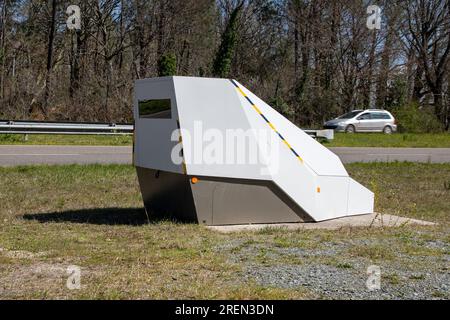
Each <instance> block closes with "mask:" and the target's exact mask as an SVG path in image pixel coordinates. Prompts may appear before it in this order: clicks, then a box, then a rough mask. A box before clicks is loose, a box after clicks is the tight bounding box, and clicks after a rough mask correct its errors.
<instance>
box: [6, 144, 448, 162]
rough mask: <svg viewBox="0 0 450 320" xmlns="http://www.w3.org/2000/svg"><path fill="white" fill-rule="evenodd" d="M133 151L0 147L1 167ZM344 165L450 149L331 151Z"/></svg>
mask: <svg viewBox="0 0 450 320" xmlns="http://www.w3.org/2000/svg"><path fill="white" fill-rule="evenodd" d="M131 150H132V148H131V147H110V146H108V147H106V146H105V147H103V146H20V145H16V146H9V145H4V146H0V166H15V165H30V164H72V163H77V164H88V163H124V164H127V163H131V159H132V157H131ZM331 151H333V152H334V153H336V154H337V155H338V156H339V157H340V158H341V160H342V161H343V162H344V163H351V162H373V161H378V162H391V161H411V162H430V163H450V148H331Z"/></svg>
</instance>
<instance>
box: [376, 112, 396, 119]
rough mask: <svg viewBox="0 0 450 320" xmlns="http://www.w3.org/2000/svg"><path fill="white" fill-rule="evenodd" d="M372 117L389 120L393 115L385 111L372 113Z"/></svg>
mask: <svg viewBox="0 0 450 320" xmlns="http://www.w3.org/2000/svg"><path fill="white" fill-rule="evenodd" d="M372 119H383V120H389V119H391V117H390V116H389V115H388V114H387V113H384V112H375V113H372Z"/></svg>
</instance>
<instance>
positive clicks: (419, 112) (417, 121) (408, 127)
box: [393, 103, 443, 133]
mask: <svg viewBox="0 0 450 320" xmlns="http://www.w3.org/2000/svg"><path fill="white" fill-rule="evenodd" d="M393 113H394V117H395V118H396V119H397V121H398V126H399V128H398V129H399V131H400V132H409V133H438V132H442V131H443V127H442V124H441V123H440V122H439V120H438V119H437V117H436V116H435V115H434V114H433V113H432V112H431V111H428V110H426V109H425V108H419V106H418V105H417V104H415V103H410V104H404V105H402V106H400V107H399V108H395V109H394V110H393Z"/></svg>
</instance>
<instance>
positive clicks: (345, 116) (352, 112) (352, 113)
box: [338, 111, 361, 119]
mask: <svg viewBox="0 0 450 320" xmlns="http://www.w3.org/2000/svg"><path fill="white" fill-rule="evenodd" d="M360 112H361V111H351V112H349V113H346V114H344V115H342V116H340V117H339V118H338V119H352V118H354V117H356V116H357V115H358V114H359V113H360Z"/></svg>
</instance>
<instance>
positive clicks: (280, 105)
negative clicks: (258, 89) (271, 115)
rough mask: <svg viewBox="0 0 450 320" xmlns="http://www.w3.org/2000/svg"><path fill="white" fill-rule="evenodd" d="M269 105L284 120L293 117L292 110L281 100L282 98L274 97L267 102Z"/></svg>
mask: <svg viewBox="0 0 450 320" xmlns="http://www.w3.org/2000/svg"><path fill="white" fill-rule="evenodd" d="M269 105H270V106H272V108H274V109H275V110H277V111H278V112H280V113H281V114H282V115H283V116H285V117H286V118H289V119H290V118H292V117H293V116H294V110H293V108H291V107H290V106H289V104H288V103H286V101H284V100H283V98H282V97H280V96H276V97H275V98H273V99H271V100H270V101H269Z"/></svg>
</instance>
